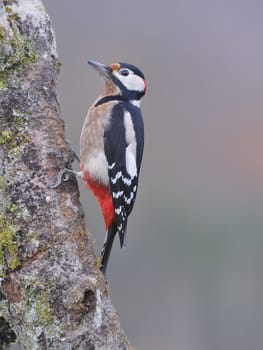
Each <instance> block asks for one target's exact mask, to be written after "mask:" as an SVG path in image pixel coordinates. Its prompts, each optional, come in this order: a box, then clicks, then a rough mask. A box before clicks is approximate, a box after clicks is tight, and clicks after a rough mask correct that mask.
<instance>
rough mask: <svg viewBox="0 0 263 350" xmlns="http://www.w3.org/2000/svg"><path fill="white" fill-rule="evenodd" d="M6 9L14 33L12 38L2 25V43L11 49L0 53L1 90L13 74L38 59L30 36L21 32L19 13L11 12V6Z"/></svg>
mask: <svg viewBox="0 0 263 350" xmlns="http://www.w3.org/2000/svg"><path fill="white" fill-rule="evenodd" d="M6 9H7V11H6V12H7V14H8V19H9V24H10V27H11V29H12V32H13V35H12V37H11V38H10V34H9V32H8V31H7V29H6V28H5V27H4V26H0V43H1V44H4V45H9V47H10V49H11V50H10V51H9V53H7V54H5V55H4V54H2V55H0V90H1V89H2V90H3V89H5V88H6V87H7V85H8V80H9V78H10V77H11V76H13V75H14V74H15V73H17V72H19V71H21V70H22V69H23V68H25V67H26V66H27V65H28V64H30V63H34V62H36V61H37V59H38V56H37V53H36V51H35V50H34V49H33V48H32V45H31V43H30V40H29V38H28V37H27V36H26V35H24V34H21V33H20V31H19V29H18V27H17V24H16V21H17V20H18V18H17V15H16V14H13V13H12V12H10V11H12V9H11V8H10V7H6Z"/></svg>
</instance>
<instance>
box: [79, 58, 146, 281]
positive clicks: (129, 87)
mask: <svg viewBox="0 0 263 350" xmlns="http://www.w3.org/2000/svg"><path fill="white" fill-rule="evenodd" d="M88 63H89V65H90V66H91V67H93V68H94V69H96V70H97V71H98V72H99V73H100V74H101V75H102V76H103V78H104V79H105V81H106V90H105V92H104V93H103V94H101V95H100V96H99V97H98V98H97V99H96V100H95V102H94V103H93V104H92V106H91V107H90V109H89V111H88V114H87V117H86V120H85V122H84V125H83V128H82V132H81V138H80V167H81V177H82V178H83V180H84V181H85V183H86V184H87V186H88V188H89V189H90V190H91V192H92V193H93V194H94V196H95V197H96V198H97V200H98V202H99V205H100V207H101V210H102V214H103V217H104V221H105V226H106V237H105V241H104V246H103V249H102V252H101V271H102V272H103V273H104V274H106V269H107V263H108V259H109V256H110V252H111V248H112V244H113V241H114V237H115V235H116V234H118V235H119V238H120V245H121V247H122V246H123V245H124V244H125V237H126V229H127V219H128V216H129V215H130V213H131V211H132V208H133V205H134V202H135V198H136V193H137V188H138V177H139V172H140V168H141V161H142V155H143V147H144V125H143V119H142V114H141V110H140V103H141V99H142V97H143V96H144V94H145V92H146V81H145V78H144V75H143V73H142V72H141V71H140V70H139V69H138V68H137V67H135V66H133V65H131V64H127V63H114V64H111V65H109V66H107V65H104V64H101V63H98V62H94V61H88Z"/></svg>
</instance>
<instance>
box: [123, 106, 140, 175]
mask: <svg viewBox="0 0 263 350" xmlns="http://www.w3.org/2000/svg"><path fill="white" fill-rule="evenodd" d="M124 128H125V139H126V142H127V144H128V146H127V147H126V170H127V173H128V174H129V175H130V177H131V178H132V179H133V178H134V177H135V176H137V164H136V148H137V144H136V137H135V130H134V127H133V122H132V118H131V114H130V112H128V111H125V112H124Z"/></svg>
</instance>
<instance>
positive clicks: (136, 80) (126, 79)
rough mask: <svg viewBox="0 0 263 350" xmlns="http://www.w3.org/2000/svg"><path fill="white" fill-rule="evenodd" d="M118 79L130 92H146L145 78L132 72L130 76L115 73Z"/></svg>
mask: <svg viewBox="0 0 263 350" xmlns="http://www.w3.org/2000/svg"><path fill="white" fill-rule="evenodd" d="M114 74H115V75H116V77H117V78H118V79H119V80H120V81H121V83H122V84H123V85H124V86H125V87H126V89H127V90H130V91H144V90H145V81H144V80H143V78H141V77H139V76H138V75H135V74H134V73H133V72H131V71H130V74H129V75H127V76H124V75H121V74H120V73H119V72H115V73H114Z"/></svg>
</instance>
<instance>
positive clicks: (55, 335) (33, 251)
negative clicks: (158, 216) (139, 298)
mask: <svg viewBox="0 0 263 350" xmlns="http://www.w3.org/2000/svg"><path fill="white" fill-rule="evenodd" d="M62 6H63V5H62ZM57 70H58V61H57V53H56V44H55V38H54V34H53V31H52V29H51V24H50V20H49V17H48V15H47V14H46V12H45V9H44V7H43V5H42V3H41V1H40V0H16V1H11V0H6V1H3V0H0V280H1V289H0V291H1V292H0V348H1V346H2V348H3V346H4V345H3V344H4V343H6V344H8V343H9V342H11V341H14V340H15V339H16V342H17V343H19V344H20V346H21V348H23V349H27V350H29V349H56V350H58V349H63V350H67V349H94V350H95V349H100V350H103V349H114V350H117V349H129V348H130V347H129V344H128V341H127V339H126V337H125V335H124V332H123V331H122V329H121V328H120V324H119V320H118V317H117V314H116V312H115V310H114V308H113V306H112V304H111V301H110V298H109V295H108V289H107V285H106V284H105V282H104V278H103V277H102V275H101V273H100V272H99V270H98V263H97V260H96V258H95V256H94V254H93V251H92V245H91V239H90V237H89V235H88V233H87V232H86V230H85V227H84V222H83V211H82V209H81V206H80V203H79V193H78V189H77V183H76V180H74V178H72V179H71V180H70V181H69V182H67V183H64V184H63V185H62V186H61V187H59V188H58V189H51V188H50V185H51V184H52V183H54V182H55V180H56V176H57V174H58V171H59V168H61V167H63V166H64V165H66V166H70V163H71V161H72V159H71V155H70V153H69V151H68V149H67V146H66V144H65V134H64V122H63V120H62V119H61V116H60V107H59V103H58V98H57V91H56V82H57Z"/></svg>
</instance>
